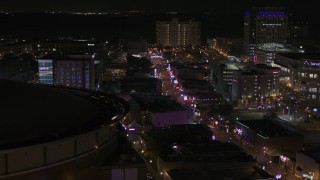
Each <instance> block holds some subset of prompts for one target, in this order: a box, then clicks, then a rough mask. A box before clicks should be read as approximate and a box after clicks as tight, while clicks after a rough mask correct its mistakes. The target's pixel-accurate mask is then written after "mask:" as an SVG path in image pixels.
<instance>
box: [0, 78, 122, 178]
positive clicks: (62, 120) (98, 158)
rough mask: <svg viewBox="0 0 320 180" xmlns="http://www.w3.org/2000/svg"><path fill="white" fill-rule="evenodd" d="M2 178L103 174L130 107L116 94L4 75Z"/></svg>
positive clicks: (0, 133) (0, 147)
mask: <svg viewBox="0 0 320 180" xmlns="http://www.w3.org/2000/svg"><path fill="white" fill-rule="evenodd" d="M0 84H1V87H3V88H4V91H3V92H2V94H0V98H1V99H2V102H3V104H4V106H5V107H4V108H2V110H1V114H2V115H1V116H2V117H1V118H0V119H1V120H0V123H1V127H0V179H6V180H7V179H9V180H16V179H24V180H26V179H27V180H28V179H30V180H31V179H32V180H33V179H39V180H57V179H59V180H79V179H80V180H81V179H100V177H99V174H100V173H99V171H100V165H101V164H102V163H104V162H105V161H107V160H108V157H110V156H111V154H112V152H114V151H115V150H116V147H117V143H118V141H117V135H118V133H117V132H118V131H117V126H116V125H117V122H118V121H120V120H121V119H122V118H123V117H124V116H125V115H126V113H127V105H126V103H125V102H124V101H123V100H122V99H120V98H118V97H117V96H114V95H110V94H104V93H99V92H95V91H85V90H78V89H67V88H54V87H41V86H36V85H30V84H22V83H17V82H11V81H3V80H1V81H0Z"/></svg>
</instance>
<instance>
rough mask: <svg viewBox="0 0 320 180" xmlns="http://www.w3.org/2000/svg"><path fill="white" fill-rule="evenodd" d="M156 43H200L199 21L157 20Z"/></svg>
mask: <svg viewBox="0 0 320 180" xmlns="http://www.w3.org/2000/svg"><path fill="white" fill-rule="evenodd" d="M156 33H157V45H158V46H159V45H161V46H163V47H165V46H170V47H186V46H188V45H191V46H197V45H200V43H201V23H200V22H198V21H193V20H189V21H179V20H178V19H177V18H173V19H172V21H158V22H157V25H156Z"/></svg>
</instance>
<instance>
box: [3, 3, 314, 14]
mask: <svg viewBox="0 0 320 180" xmlns="http://www.w3.org/2000/svg"><path fill="white" fill-rule="evenodd" d="M314 3H315V1H310V0H307V1H303V2H301V1H290V0H281V1H280V0H269V1H266V0H257V1H254V0H250V1H243V0H224V1H209V2H208V1H204V0H201V1H197V3H194V2H192V1H182V0H174V1H169V0H162V1H159V2H156V3H155V2H151V1H147V0H138V1H130V0H121V1H116V0H108V1H106V0H91V1H87V0H68V1H63V0H56V1H51V0H45V1H43V0H28V1H23V0H4V1H1V2H0V7H1V8H0V10H3V11H22V12H45V11H62V12H70V11H71V12H72V11H80V12H81V11H82V12H88V11H93V12H103V11H134V10H139V11H152V12H166V11H177V12H189V13H193V12H216V13H225V14H233V13H241V12H243V11H245V10H246V9H249V8H251V7H253V6H283V7H287V8H289V9H292V10H295V11H300V12H302V13H308V14H316V13H318V12H317V11H316V7H317V6H315V4H314Z"/></svg>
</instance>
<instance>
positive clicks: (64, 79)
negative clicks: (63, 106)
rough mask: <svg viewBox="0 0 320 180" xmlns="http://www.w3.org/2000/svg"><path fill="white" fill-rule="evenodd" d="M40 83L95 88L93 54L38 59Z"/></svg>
mask: <svg viewBox="0 0 320 180" xmlns="http://www.w3.org/2000/svg"><path fill="white" fill-rule="evenodd" d="M36 60H37V61H38V64H39V82H40V84H49V85H55V86H65V87H74V88H85V89H94V88H95V87H96V79H95V72H94V71H95V65H94V63H95V61H94V59H93V57H92V56H91V55H70V56H47V57H43V58H41V59H36Z"/></svg>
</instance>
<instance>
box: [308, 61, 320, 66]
mask: <svg viewBox="0 0 320 180" xmlns="http://www.w3.org/2000/svg"><path fill="white" fill-rule="evenodd" d="M310 66H320V61H310Z"/></svg>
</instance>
